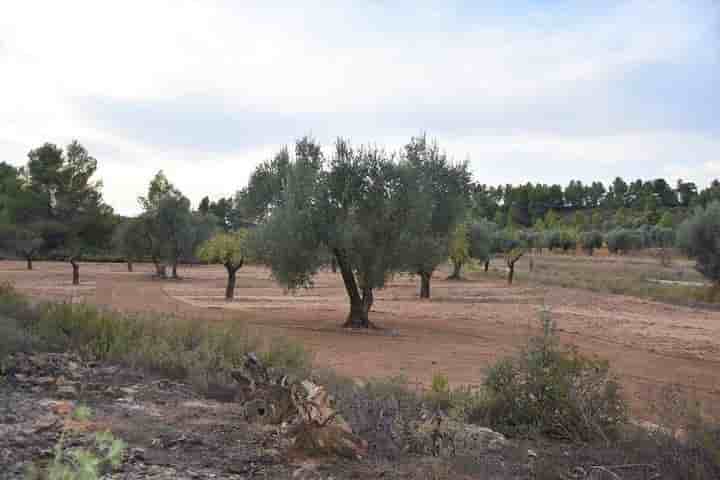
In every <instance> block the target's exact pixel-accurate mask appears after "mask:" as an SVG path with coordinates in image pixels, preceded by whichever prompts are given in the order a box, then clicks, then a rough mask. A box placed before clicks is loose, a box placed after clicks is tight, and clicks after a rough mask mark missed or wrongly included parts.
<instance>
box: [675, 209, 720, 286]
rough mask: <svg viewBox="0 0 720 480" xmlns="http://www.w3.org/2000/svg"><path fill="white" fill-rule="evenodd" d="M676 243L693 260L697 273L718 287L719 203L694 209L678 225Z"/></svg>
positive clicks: (719, 274)
mask: <svg viewBox="0 0 720 480" xmlns="http://www.w3.org/2000/svg"><path fill="white" fill-rule="evenodd" d="M677 241H678V246H679V247H680V248H681V249H682V250H683V251H685V252H686V253H687V254H688V255H689V256H690V257H691V258H694V259H695V261H696V263H695V268H696V269H697V271H698V272H700V273H701V274H702V275H703V276H705V277H706V278H707V279H709V280H710V281H712V282H713V283H714V284H715V286H717V287H720V202H718V201H715V202H712V203H710V204H708V206H707V207H705V208H702V207H698V208H697V209H695V211H694V212H693V214H692V216H690V217H689V218H688V219H686V220H685V221H684V222H683V223H682V224H681V225H680V228H679V229H678V240H677Z"/></svg>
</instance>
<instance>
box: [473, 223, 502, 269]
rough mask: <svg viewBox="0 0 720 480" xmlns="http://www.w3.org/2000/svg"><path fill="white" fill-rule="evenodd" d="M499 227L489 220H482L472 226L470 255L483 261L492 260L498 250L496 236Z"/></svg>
mask: <svg viewBox="0 0 720 480" xmlns="http://www.w3.org/2000/svg"><path fill="white" fill-rule="evenodd" d="M497 231H498V227H497V225H496V224H495V223H493V222H490V221H488V220H484V219H483V220H480V221H479V222H477V223H474V224H473V225H472V226H471V227H470V256H471V257H472V258H474V259H476V260H479V261H481V262H486V261H488V260H490V256H491V255H492V254H493V253H495V251H496V250H497V248H496V246H495V244H496V236H497Z"/></svg>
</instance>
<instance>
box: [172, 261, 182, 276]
mask: <svg viewBox="0 0 720 480" xmlns="http://www.w3.org/2000/svg"><path fill="white" fill-rule="evenodd" d="M172 278H174V279H178V278H180V277H178V273H177V262H173V264H172Z"/></svg>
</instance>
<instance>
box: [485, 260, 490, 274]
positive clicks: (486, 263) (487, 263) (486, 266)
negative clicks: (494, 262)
mask: <svg viewBox="0 0 720 480" xmlns="http://www.w3.org/2000/svg"><path fill="white" fill-rule="evenodd" d="M489 268H490V259H487V260H485V271H486V272H487V271H488V269H489Z"/></svg>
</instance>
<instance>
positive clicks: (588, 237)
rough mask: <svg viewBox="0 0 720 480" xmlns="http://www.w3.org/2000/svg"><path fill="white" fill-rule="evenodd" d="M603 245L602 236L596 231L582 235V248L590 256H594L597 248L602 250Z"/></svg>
mask: <svg viewBox="0 0 720 480" xmlns="http://www.w3.org/2000/svg"><path fill="white" fill-rule="evenodd" d="M602 244H603V237H602V234H601V233H600V232H598V231H596V230H593V231H590V232H583V233H581V234H580V247H581V248H582V249H583V250H585V251H586V252H587V254H588V255H590V256H592V254H593V252H594V251H595V249H596V248H601V247H602Z"/></svg>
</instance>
